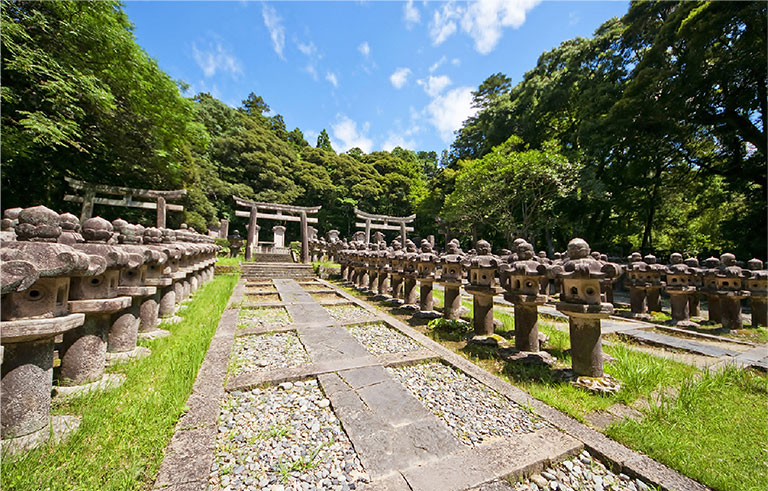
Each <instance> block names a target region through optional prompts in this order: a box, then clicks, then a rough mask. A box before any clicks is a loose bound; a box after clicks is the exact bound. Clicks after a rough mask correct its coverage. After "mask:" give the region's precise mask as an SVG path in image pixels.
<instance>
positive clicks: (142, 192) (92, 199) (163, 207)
mask: <svg viewBox="0 0 768 491" xmlns="http://www.w3.org/2000/svg"><path fill="white" fill-rule="evenodd" d="M64 179H65V180H66V181H67V182H68V183H69V185H70V186H71V187H72V189H74V190H76V191H83V192H84V196H78V195H74V194H66V195H64V201H73V202H75V203H82V204H83V209H82V211H81V212H80V221H81V222H83V221H85V220H87V219H89V218H91V217H92V216H93V205H107V206H127V207H129V208H146V209H149V210H157V226H158V227H160V228H163V227H165V214H166V212H167V211H184V207H183V206H182V205H172V204H168V203H166V202H165V201H166V200H169V199H179V198H181V197H182V196H185V195H186V194H187V190H186V189H177V190H175V191H158V190H155V189H136V188H125V187H121V186H107V185H104V184H91V183H89V182H84V181H78V180H77V179H72V178H70V177H65V178H64ZM97 193H100V194H109V195H113V196H114V195H117V196H122V197H123V199H111V198H99V197H97V196H96V194H97ZM133 198H154V199H155V200H156V201H155V202H154V203H153V202H151V201H134V199H133Z"/></svg>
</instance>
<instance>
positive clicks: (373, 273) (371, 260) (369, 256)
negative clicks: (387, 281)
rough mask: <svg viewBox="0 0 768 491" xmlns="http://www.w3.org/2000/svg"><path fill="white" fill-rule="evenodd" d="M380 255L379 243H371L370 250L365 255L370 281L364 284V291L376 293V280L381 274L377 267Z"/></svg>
mask: <svg viewBox="0 0 768 491" xmlns="http://www.w3.org/2000/svg"><path fill="white" fill-rule="evenodd" d="M378 255H379V246H378V244H377V243H375V242H371V243H369V244H368V250H367V251H366V252H365V255H364V260H365V271H366V278H368V281H367V282H366V283H365V284H363V292H365V293H370V294H374V295H375V294H376V281H377V279H378V276H379V271H378V269H377V268H376V262H377V260H378Z"/></svg>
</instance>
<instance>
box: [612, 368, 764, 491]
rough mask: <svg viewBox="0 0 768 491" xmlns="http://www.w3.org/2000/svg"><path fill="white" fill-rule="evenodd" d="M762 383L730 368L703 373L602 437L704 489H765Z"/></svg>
mask: <svg viewBox="0 0 768 491" xmlns="http://www.w3.org/2000/svg"><path fill="white" fill-rule="evenodd" d="M767 380H768V379H766V377H765V376H760V375H757V374H754V373H752V372H750V371H745V370H741V369H737V368H735V367H732V366H727V367H725V368H724V369H722V370H719V371H717V372H704V373H702V375H701V378H700V379H699V380H692V379H689V380H686V381H685V383H684V384H682V386H681V387H680V392H679V394H678V396H677V398H674V399H667V400H664V401H662V403H661V404H660V405H658V406H655V407H652V408H651V410H650V411H649V412H648V414H647V416H646V417H645V418H644V419H643V420H642V421H640V422H636V421H632V420H627V421H625V422H623V423H619V424H615V425H612V426H610V427H609V428H608V429H607V434H608V436H610V437H611V438H613V439H615V440H618V441H620V442H622V443H624V444H625V445H627V446H628V447H630V448H634V449H636V450H639V451H641V452H643V453H645V454H647V455H649V456H650V457H653V458H654V459H656V460H658V461H660V462H664V463H666V464H667V465H669V466H671V467H673V468H675V469H677V470H679V471H680V472H682V473H684V474H685V475H687V476H690V477H692V478H694V479H697V480H699V481H701V482H702V483H704V484H706V485H707V486H709V487H712V488H715V489H729V490H730V489H732V490H758V489H760V490H762V489H765V485H766V483H768V453H767V452H766V442H767V441H768V406H767V405H766V394H768V382H767Z"/></svg>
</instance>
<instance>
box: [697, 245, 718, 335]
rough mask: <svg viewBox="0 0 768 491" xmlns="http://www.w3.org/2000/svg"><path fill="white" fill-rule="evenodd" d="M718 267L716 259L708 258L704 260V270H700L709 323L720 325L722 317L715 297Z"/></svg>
mask: <svg viewBox="0 0 768 491" xmlns="http://www.w3.org/2000/svg"><path fill="white" fill-rule="evenodd" d="M719 267H720V260H719V259H718V258H716V257H708V258H707V259H705V260H704V268H703V269H702V270H701V283H702V286H701V288H702V290H703V291H704V294H705V295H706V296H707V309H708V311H709V322H712V323H715V324H720V323H721V322H722V316H721V315H720V297H718V296H717V270H718V268H719Z"/></svg>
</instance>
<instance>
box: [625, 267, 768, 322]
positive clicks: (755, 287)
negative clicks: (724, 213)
mask: <svg viewBox="0 0 768 491" xmlns="http://www.w3.org/2000/svg"><path fill="white" fill-rule="evenodd" d="M628 260H629V264H628V265H627V278H626V286H627V288H628V290H629V298H630V310H631V315H632V317H634V318H637V319H648V318H650V314H649V312H661V310H662V309H661V295H660V293H661V291H662V290H663V291H666V293H667V294H668V295H669V297H670V308H671V317H672V323H673V324H676V325H678V326H681V327H696V326H697V325H698V324H696V323H695V322H693V321H692V320H691V317H698V316H699V311H700V298H699V297H700V295H703V296H705V297H706V299H707V305H708V311H709V320H710V321H711V322H714V323H718V324H722V326H723V328H725V329H728V330H732V329H741V328H742V327H743V321H742V316H741V310H742V309H741V300H743V299H745V298H749V300H750V308H751V314H752V326H753V327H757V326H765V325H768V304H767V303H766V302H767V301H768V271H766V270H765V269H763V262H762V261H760V260H759V259H751V260H750V261H748V262H747V268H742V267H741V266H738V265H737V264H736V257H735V256H734V255H733V254H731V253H726V254H723V255H722V256H720V258H719V259H718V258H715V257H710V258H708V259H705V260H704V261H703V267H700V266H699V261H698V260H697V259H696V258H688V259H685V260H683V256H682V254H679V253H674V254H672V255H670V264H668V265H666V266H665V265H661V264H657V263H656V257H655V256H653V255H651V254H649V255H646V256H645V257H642V256H641V255H640V254H639V253H633V254H632V255H631V256H629V258H628Z"/></svg>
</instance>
